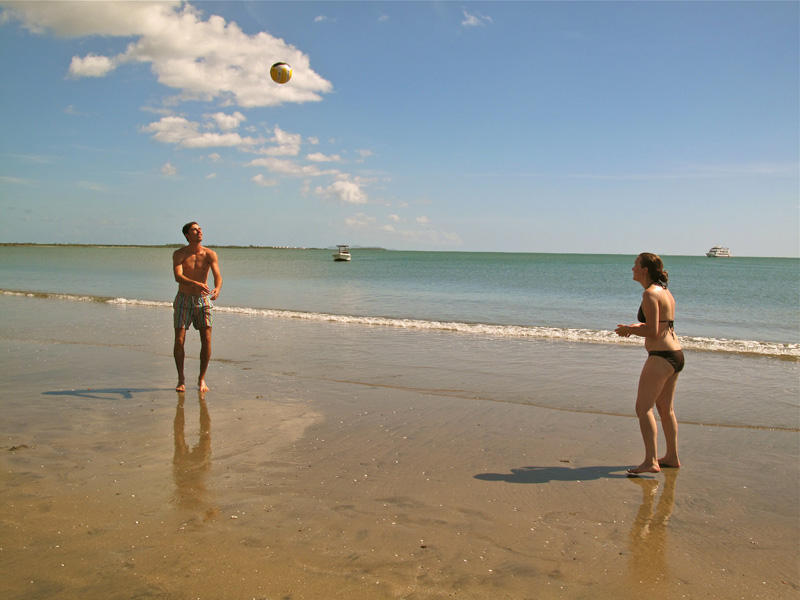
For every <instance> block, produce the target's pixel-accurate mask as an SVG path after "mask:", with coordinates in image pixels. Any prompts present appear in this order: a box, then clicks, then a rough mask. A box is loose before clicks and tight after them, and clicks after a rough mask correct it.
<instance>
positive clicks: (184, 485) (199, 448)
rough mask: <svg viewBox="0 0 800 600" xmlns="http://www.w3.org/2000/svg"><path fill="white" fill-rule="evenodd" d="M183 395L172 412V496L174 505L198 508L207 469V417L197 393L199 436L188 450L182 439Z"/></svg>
mask: <svg viewBox="0 0 800 600" xmlns="http://www.w3.org/2000/svg"><path fill="white" fill-rule="evenodd" d="M183 399H184V395H183V394H180V396H179V398H178V406H177V408H176V410H175V423H174V430H175V454H174V456H173V459H172V472H173V476H174V478H175V488H176V489H175V497H176V501H177V503H178V505H180V506H182V507H184V508H198V507H200V506H201V505H202V504H203V495H204V494H205V481H204V480H205V476H206V474H207V473H208V471H209V469H210V467H211V417H210V416H209V414H208V406H207V405H206V399H205V395H204V393H203V392H198V399H199V400H200V436H199V440H198V442H197V445H196V446H195V447H194V448H192V449H191V450H189V445H188V444H187V443H186V439H185V437H184V431H183V430H184V424H185V419H184V414H183Z"/></svg>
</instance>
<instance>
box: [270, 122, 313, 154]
mask: <svg viewBox="0 0 800 600" xmlns="http://www.w3.org/2000/svg"><path fill="white" fill-rule="evenodd" d="M273 131H274V135H273V137H272V138H271V139H270V142H272V143H274V144H277V145H276V146H273V147H272V148H267V149H266V150H263V151H262V152H263V153H264V154H269V155H270V156H297V155H298V154H300V145H301V143H302V141H303V136H301V135H300V134H299V133H288V132H286V131H283V130H282V129H281V128H280V127H278V126H277V125H276V126H275V129H274V130H273Z"/></svg>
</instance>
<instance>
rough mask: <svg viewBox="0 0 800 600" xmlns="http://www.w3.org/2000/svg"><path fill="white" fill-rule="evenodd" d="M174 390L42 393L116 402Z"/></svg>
mask: <svg viewBox="0 0 800 600" xmlns="http://www.w3.org/2000/svg"><path fill="white" fill-rule="evenodd" d="M171 391H173V390H172V388H86V389H85V390H58V391H53V392H42V395H43V396H74V397H75V398H93V399H96V400H114V399H115V398H116V397H117V396H119V397H120V398H127V399H130V398H133V395H134V394H142V393H145V392H171Z"/></svg>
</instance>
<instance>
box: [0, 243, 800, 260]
mask: <svg viewBox="0 0 800 600" xmlns="http://www.w3.org/2000/svg"><path fill="white" fill-rule="evenodd" d="M185 245H186V244H180V243H176V244H79V243H63V244H60V243H56V242H51V243H46V244H44V243H38V242H0V248H3V247H7V248H10V247H20V248H23V247H30V248H36V247H39V248H181V247H183V246H185ZM208 247H209V248H229V249H243V250H248V249H252V250H335V249H336V247H335V246H328V247H325V248H323V247H319V246H258V245H254V244H251V245H249V246H241V245H238V244H208ZM350 248H351V249H352V250H381V251H384V252H455V253H459V252H471V251H470V250H398V249H395V248H383V247H380V246H353V245H350ZM474 252H475V253H480V254H585V255H598V256H636V253H635V252H631V253H628V254H626V253H613V252H536V251H531V252H521V251H520V252H508V251H502V250H480V251H474ZM662 256H665V257H673V256H674V257H702V256H705V253H704V252H703V253H701V254H662ZM737 258H780V259H788V260H797V259H798V258H800V257H798V256H743V255H736V256H731V257H725V258H717V259H715V260H722V261H724V260H731V259H737Z"/></svg>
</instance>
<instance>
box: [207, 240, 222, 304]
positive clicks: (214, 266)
mask: <svg viewBox="0 0 800 600" xmlns="http://www.w3.org/2000/svg"><path fill="white" fill-rule="evenodd" d="M209 252H210V255H209V259H210V260H209V263H210V264H211V274H212V275H213V276H214V290H213V291H212V292H211V299H212V300H216V299H217V297H218V296H219V292H220V290H222V271H221V270H220V268H219V258H218V257H217V253H216V252H214V251H213V250H209Z"/></svg>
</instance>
